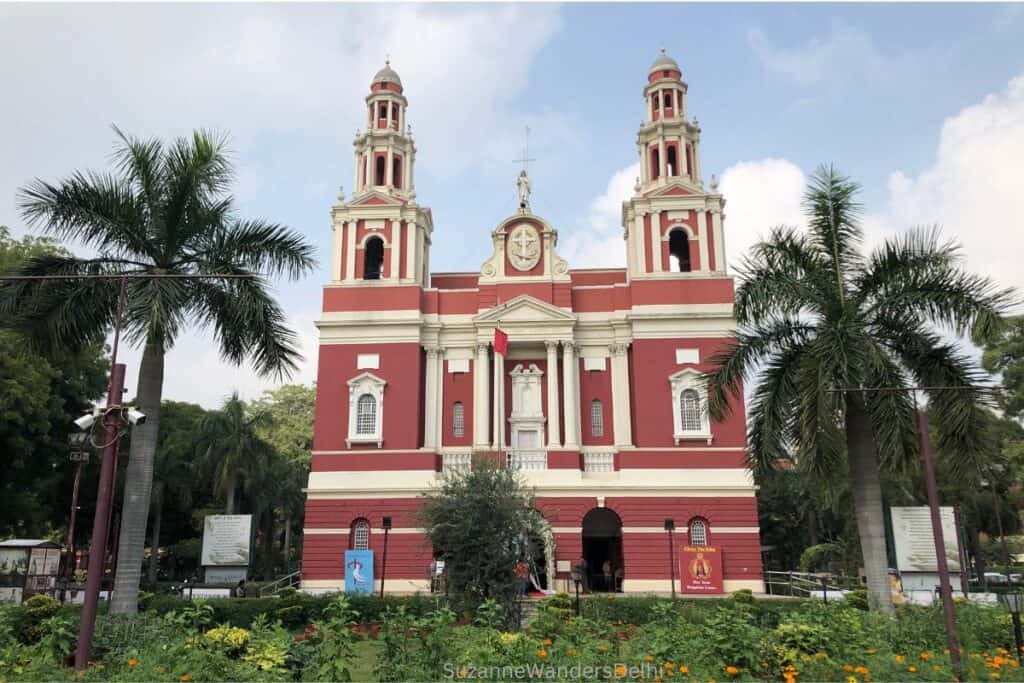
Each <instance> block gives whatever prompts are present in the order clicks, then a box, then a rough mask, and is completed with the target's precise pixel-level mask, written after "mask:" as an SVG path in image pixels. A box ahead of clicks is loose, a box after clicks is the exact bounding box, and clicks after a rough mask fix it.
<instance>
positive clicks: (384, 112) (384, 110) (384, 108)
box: [380, 102, 388, 121]
mask: <svg viewBox="0 0 1024 683" xmlns="http://www.w3.org/2000/svg"><path fill="white" fill-rule="evenodd" d="M380 118H382V119H384V120H385V121H386V120H387V118H388V103H387V102H381V103H380Z"/></svg>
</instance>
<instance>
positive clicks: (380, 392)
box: [302, 51, 763, 593]
mask: <svg viewBox="0 0 1024 683" xmlns="http://www.w3.org/2000/svg"><path fill="white" fill-rule="evenodd" d="M646 77H647V82H646V84H645V86H644V88H643V96H644V122H643V124H642V125H641V127H640V130H639V132H638V134H637V149H638V152H639V156H640V160H641V164H640V177H639V178H638V179H637V182H636V186H635V188H634V194H633V196H632V197H631V198H630V199H629V200H628V201H626V202H624V203H623V205H622V225H623V229H624V232H623V249H624V250H625V256H626V259H625V261H626V267H625V268H601V269H574V268H573V267H572V264H570V263H568V262H566V260H565V259H564V258H562V257H561V256H560V255H559V253H558V230H557V229H556V228H555V226H553V225H551V224H550V223H549V222H548V221H546V220H545V219H544V217H543V216H541V215H539V214H537V213H535V212H534V209H533V207H531V205H530V198H529V179H528V177H527V175H526V173H525V172H523V173H521V174H520V177H519V179H518V187H519V194H520V202H519V208H518V210H517V211H516V212H515V213H514V214H513V215H511V216H507V217H504V218H501V219H500V220H497V221H496V224H495V226H494V228H493V230H492V231H491V244H492V249H493V250H492V252H491V253H490V254H489V255H487V254H481V258H482V265H481V266H480V269H479V270H478V271H474V272H463V273H431V272H430V251H431V247H432V246H433V241H434V222H433V217H432V215H431V212H430V209H429V208H427V207H425V206H423V205H421V204H420V203H419V201H418V197H417V195H416V191H415V172H414V169H415V163H416V152H417V148H416V146H415V144H414V142H413V138H412V133H411V131H410V128H409V126H408V123H407V108H408V107H409V102H408V100H407V99H406V97H405V95H404V94H403V87H402V81H401V79H400V78H399V76H398V74H397V73H396V72H395V71H394V70H393V69H392V68H391V67H390V65H386V66H385V67H384V68H383V69H381V70H380V71H379V72H378V73H377V74H376V75H375V76H374V78H373V81H372V83H371V84H370V92H369V94H368V95H367V96H366V102H365V107H366V129H365V131H361V132H358V133H357V134H356V138H355V141H354V147H355V178H354V188H355V191H354V193H353V195H352V196H351V197H350V198H348V199H346V198H345V197H344V196H341V197H340V198H339V202H338V204H337V205H335V206H334V207H333V209H332V210H331V218H332V229H333V236H334V238H333V247H332V252H331V273H330V282H328V283H327V284H326V285H325V286H324V290H323V314H322V316H321V318H320V320H319V321H318V322H317V326H318V328H319V332H320V340H319V369H318V377H317V402H316V428H315V436H314V443H313V464H312V471H311V473H310V476H309V485H308V489H307V502H306V517H305V529H304V544H303V563H302V586H303V588H305V589H310V590H317V589H319V590H324V589H342V588H344V586H345V571H346V568H345V554H346V551H348V550H367V549H368V550H371V551H373V564H374V566H373V576H374V577H375V580H376V581H377V585H378V586H379V581H380V578H381V575H382V573H383V574H385V580H386V583H385V590H386V591H387V592H395V593H400V592H404V593H408V592H414V591H425V590H429V588H430V586H431V581H430V572H431V564H432V562H431V560H432V559H433V558H432V552H431V549H430V547H429V543H428V542H427V540H426V537H425V535H424V532H423V529H421V528H418V526H417V521H416V512H417V510H418V508H419V505H420V498H419V497H420V495H421V494H422V493H423V492H424V491H426V490H428V489H430V488H431V487H433V486H435V485H436V484H437V483H438V482H439V480H440V479H441V477H442V476H443V475H444V473H445V472H449V471H452V470H457V469H460V468H468V467H471V466H472V461H473V459H474V457H476V456H487V457H495V458H498V459H499V460H500V462H502V463H504V464H505V465H506V466H508V467H511V468H514V469H516V470H518V471H519V472H520V473H521V475H522V478H523V479H524V480H525V482H526V484H527V485H528V486H529V487H531V488H532V489H533V490H534V492H535V495H536V500H535V505H536V508H537V510H538V511H539V512H540V513H541V515H542V516H543V518H544V531H543V538H539V539H533V542H534V548H535V552H534V553H533V556H534V558H535V562H536V566H535V567H534V570H535V575H536V581H537V583H538V585H539V586H540V587H542V588H546V589H565V588H567V587H568V585H569V584H568V579H569V573H570V567H571V566H573V565H575V564H576V563H577V560H578V558H580V557H581V556H582V557H583V558H584V559H586V561H587V566H588V567H589V573H590V574H591V576H590V577H588V583H589V585H590V586H591V588H592V589H594V590H616V591H623V592H626V593H637V592H663V593H667V592H669V590H670V587H671V583H670V582H671V581H672V580H673V579H672V577H673V576H674V580H675V583H676V590H677V591H680V590H682V591H684V592H685V591H686V589H687V585H688V584H687V577H686V576H681V574H685V572H686V567H687V562H689V566H691V567H696V570H695V571H697V572H698V574H700V575H701V578H707V575H708V574H709V573H717V574H718V575H717V576H713V577H712V578H713V580H712V581H711V583H710V584H709V585H710V586H711V587H710V588H707V587H705V588H704V589H703V590H704V592H729V591H733V590H737V589H741V588H749V589H753V590H755V591H760V590H762V588H763V584H762V579H761V558H760V542H759V534H758V522H757V503H756V499H755V487H754V484H753V481H752V479H751V476H750V474H749V472H748V470H747V469H746V468H745V462H746V455H747V450H746V425H745V420H744V408H743V405H742V397H736V398H735V399H734V400H735V402H736V404H735V405H734V409H733V411H732V414H731V416H730V417H729V418H727V419H726V420H724V421H722V422H716V421H713V420H711V419H710V418H709V416H708V413H707V410H706V395H707V392H706V387H705V385H704V383H703V379H702V372H704V371H705V370H707V369H708V359H709V357H710V356H711V355H712V354H713V353H714V352H715V351H716V349H718V348H720V347H721V345H722V344H723V343H724V341H725V339H726V338H727V337H728V335H729V333H730V331H731V330H733V329H734V326H735V320H734V318H733V312H732V310H733V280H732V278H731V277H729V275H728V274H727V273H726V267H725V264H726V252H725V228H724V225H723V220H722V219H723V214H722V209H723V207H724V205H725V200H724V199H723V197H722V196H721V195H720V194H719V193H718V188H717V183H716V182H715V181H714V178H713V177H712V180H711V182H710V183H709V186H708V188H707V189H705V185H704V181H703V178H702V175H701V164H700V138H701V136H700V133H701V129H700V126H699V125H698V123H697V121H696V119H691V118H690V117H689V116H688V114H687V102H686V97H687V84H686V82H685V81H683V80H682V74H681V70H680V68H679V65H678V64H677V63H676V62H675V61H674V60H673V59H672V58H670V57H669V56H668V55H666V54H665V53H664V51H662V53H661V55H660V56H659V57H658V58H657V60H656V61H655V62H654V64H653V65H652V66H651V68H650V70H649V71H648V73H647V74H646ZM496 218H499V217H496ZM496 330H498V331H499V332H498V333H497V334H496ZM506 335H507V342H506ZM496 346H497V348H496ZM670 520H671V526H674V531H672V532H671V536H669V537H670V538H672V539H673V542H674V545H675V547H673V548H672V558H671V559H670V555H669V552H670V551H669V542H668V541H667V535H668V534H669V533H670V532H667V531H666V527H667V526H669V521H670ZM385 527H387V528H385ZM386 538H387V539H388V540H387V543H388V545H387V560H386V566H384V558H383V555H384V553H383V552H382V551H383V549H384V543H385V539H386ZM695 549H696V550H697V551H701V549H703V550H704V551H707V552H711V553H714V554H715V559H716V562H712V563H710V564H708V562H707V561H706V560H705V559H703V554H702V553H701V552H698V553H697V554H696V555H693V557H696V558H698V559H692V560H691V559H688V558H690V557H691V555H692V553H693V551H694V550H695ZM687 553H690V555H687ZM606 570H610V573H611V576H612V578H611V579H607V578H606V577H605V576H604V574H605V572H606ZM510 571H511V568H510Z"/></svg>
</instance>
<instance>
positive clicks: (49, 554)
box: [28, 548, 60, 576]
mask: <svg viewBox="0 0 1024 683" xmlns="http://www.w3.org/2000/svg"><path fill="white" fill-rule="evenodd" d="M59 568H60V548H32V552H31V554H30V555H29V560H28V573H29V576H56V575H57V572H58V570H59Z"/></svg>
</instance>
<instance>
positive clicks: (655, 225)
mask: <svg viewBox="0 0 1024 683" xmlns="http://www.w3.org/2000/svg"><path fill="white" fill-rule="evenodd" d="M651 264H652V267H653V269H654V272H655V273H660V272H661V211H655V212H654V213H652V214H651Z"/></svg>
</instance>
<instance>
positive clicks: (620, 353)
mask: <svg viewBox="0 0 1024 683" xmlns="http://www.w3.org/2000/svg"><path fill="white" fill-rule="evenodd" d="M608 350H609V351H610V352H611V356H612V420H613V424H614V427H615V445H616V446H620V447H621V446H632V445H633V419H632V414H631V411H630V405H631V403H630V395H629V344H610V345H609V346H608Z"/></svg>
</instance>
